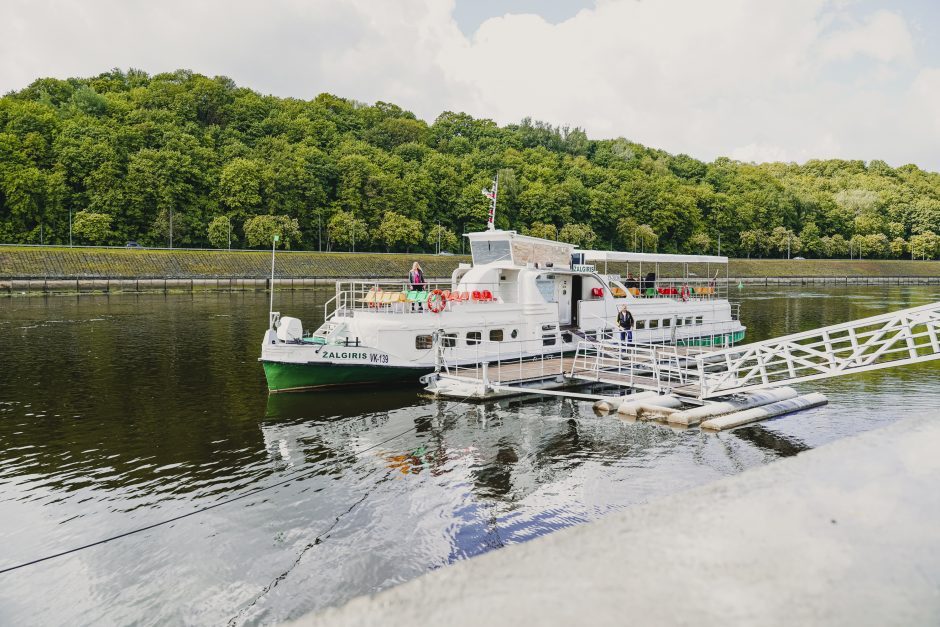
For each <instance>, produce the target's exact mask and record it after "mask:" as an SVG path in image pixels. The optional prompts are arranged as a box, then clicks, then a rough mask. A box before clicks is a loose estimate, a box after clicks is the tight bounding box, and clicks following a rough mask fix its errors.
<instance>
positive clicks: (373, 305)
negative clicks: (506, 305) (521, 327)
mask: <svg viewBox="0 0 940 627" xmlns="http://www.w3.org/2000/svg"><path fill="white" fill-rule="evenodd" d="M435 292H436V293H438V294H440V295H441V298H442V299H443V300H444V302H445V303H446V304H447V306H448V307H449V306H451V304H452V303H459V302H470V301H474V302H479V303H491V302H497V300H498V299H497V298H496V297H495V296H493V293H492V292H491V291H490V290H474V291H470V292H452V291H450V290H432V291H430V292H428V291H424V290H408V291H401V292H398V291H384V290H382V288H377V287H373V288H371V289H370V290H369V291H368V292H367V293H366V295H365V297H364V298H361V299H359V302H360V303H363V304H365V305H368V307H369V308H370V309H378V308H391V306H392V305H396V304H402V305H406V304H409V303H410V304H412V305H422V307H423V306H424V305H426V304H427V301H428V297H429V296H430V295H431V294H432V293H435ZM396 309H399V310H405V308H404V307H403V306H402V307H397V308H396Z"/></svg>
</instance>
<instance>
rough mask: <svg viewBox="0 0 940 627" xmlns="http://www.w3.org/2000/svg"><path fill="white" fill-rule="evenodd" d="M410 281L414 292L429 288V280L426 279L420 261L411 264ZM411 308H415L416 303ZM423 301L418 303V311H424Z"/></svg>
mask: <svg viewBox="0 0 940 627" xmlns="http://www.w3.org/2000/svg"><path fill="white" fill-rule="evenodd" d="M408 283H409V284H411V290H412V291H413V292H423V291H425V290H426V289H427V282H426V281H425V280H424V271H423V270H421V266H420V265H418V262H417V261H416V262H414V263H413V264H411V272H409V273H408ZM411 308H412V309H414V308H415V307H414V304H412V305H411ZM423 309H424V308H423V307H422V306H421V303H420V302H419V303H418V311H423Z"/></svg>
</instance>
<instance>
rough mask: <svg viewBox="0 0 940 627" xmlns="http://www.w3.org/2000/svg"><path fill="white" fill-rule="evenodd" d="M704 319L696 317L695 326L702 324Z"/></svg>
mask: <svg viewBox="0 0 940 627" xmlns="http://www.w3.org/2000/svg"><path fill="white" fill-rule="evenodd" d="M702 320H704V318H703V317H702V316H695V324H702Z"/></svg>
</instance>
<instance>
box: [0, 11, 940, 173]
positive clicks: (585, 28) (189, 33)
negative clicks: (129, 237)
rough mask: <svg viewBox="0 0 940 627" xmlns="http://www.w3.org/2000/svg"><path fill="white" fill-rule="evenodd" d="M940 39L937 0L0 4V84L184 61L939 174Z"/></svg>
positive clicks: (435, 109) (367, 93)
mask: <svg viewBox="0 0 940 627" xmlns="http://www.w3.org/2000/svg"><path fill="white" fill-rule="evenodd" d="M938 31H940V2H934V1H933V0H909V1H906V2H892V3H879V2H875V1H874V0H857V1H851V0H778V1H776V2H772V1H765V0H751V1H748V0H706V1H703V0H642V1H638V0H564V1H562V0H555V1H552V0H542V1H538V0H506V1H503V2H499V1H497V0H456V1H455V0H218V1H215V0H213V1H200V0H159V1H157V0H72V1H64V0H59V1H56V0H2V3H0V92H7V91H10V90H16V89H21V88H23V87H25V86H26V85H28V84H29V83H30V82H31V81H32V80H34V79H35V78H37V77H40V76H54V77H59V78H67V77H69V76H92V75H95V74H98V73H100V72H103V71H106V70H108V69H110V68H112V67H121V68H125V69H126V68H128V67H135V68H140V69H143V70H146V71H147V72H150V73H157V72H162V71H171V70H174V69H177V68H189V69H192V70H194V71H196V72H201V73H204V74H208V75H217V74H224V75H226V76H230V77H232V78H233V79H235V81H236V82H238V83H239V84H240V85H243V86H247V87H250V88H252V89H255V90H257V91H260V92H263V93H270V94H275V95H277V96H294V97H298V98H304V99H309V98H312V97H314V96H316V95H317V94H318V93H320V92H324V91H326V92H331V93H334V94H337V95H340V96H344V97H349V98H355V99H357V100H361V101H364V102H374V101H376V100H385V101H390V102H394V103H396V104H399V105H401V106H402V107H404V108H407V109H410V110H411V111H414V112H415V113H416V114H417V115H418V116H420V117H422V118H424V119H426V120H428V121H429V122H430V121H433V119H434V118H435V117H436V116H437V115H438V114H439V113H440V112H441V111H445V110H452V111H466V112H467V113H470V114H472V115H474V116H477V117H488V118H492V119H494V120H496V121H497V122H499V123H500V124H505V123H509V122H518V121H519V120H520V119H522V118H523V117H525V116H531V117H533V118H535V119H540V120H545V121H548V122H551V123H553V124H561V125H570V126H581V127H583V128H585V129H586V130H587V131H588V133H589V135H590V136H591V137H593V138H607V137H618V136H623V137H626V138H628V139H632V140H635V141H639V142H641V143H643V144H646V145H649V146H652V147H656V148H662V149H665V150H668V151H669V152H673V153H678V152H685V153H688V154H691V155H693V156H695V157H698V158H701V159H706V160H711V159H713V158H715V157H716V156H722V155H723V156H730V157H733V158H736V159H742V160H746V161H770V160H785V161H799V162H803V161H805V160H807V159H810V158H817V157H819V158H826V157H841V158H847V159H864V160H870V159H884V160H885V161H887V162H888V163H890V164H891V165H894V166H897V165H902V164H904V163H916V164H918V165H920V166H922V167H925V168H928V169H931V170H935V171H940V41H938V39H940V38H938V37H937V33H938Z"/></svg>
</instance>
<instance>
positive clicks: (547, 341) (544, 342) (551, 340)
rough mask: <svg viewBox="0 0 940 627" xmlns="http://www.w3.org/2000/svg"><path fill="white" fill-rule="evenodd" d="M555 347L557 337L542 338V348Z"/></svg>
mask: <svg viewBox="0 0 940 627" xmlns="http://www.w3.org/2000/svg"><path fill="white" fill-rule="evenodd" d="M554 345H555V336H554V335H543V336H542V346H554Z"/></svg>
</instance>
